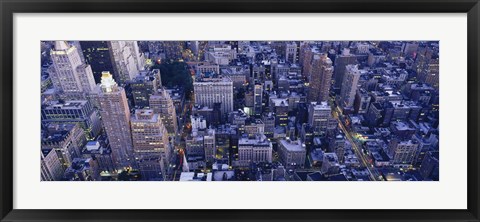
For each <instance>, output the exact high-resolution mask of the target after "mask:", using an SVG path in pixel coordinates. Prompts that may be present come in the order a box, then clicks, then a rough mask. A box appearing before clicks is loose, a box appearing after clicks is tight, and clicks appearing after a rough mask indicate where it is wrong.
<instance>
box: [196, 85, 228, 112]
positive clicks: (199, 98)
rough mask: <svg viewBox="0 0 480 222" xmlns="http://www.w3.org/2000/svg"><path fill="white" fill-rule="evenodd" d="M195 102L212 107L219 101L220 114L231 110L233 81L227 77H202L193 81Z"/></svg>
mask: <svg viewBox="0 0 480 222" xmlns="http://www.w3.org/2000/svg"><path fill="white" fill-rule="evenodd" d="M193 89H194V92H195V104H198V105H202V106H208V107H213V104H214V103H221V111H222V114H227V113H230V112H231V111H232V110H233V82H232V80H231V79H230V78H228V77H221V78H203V79H200V80H198V81H196V82H194V83H193Z"/></svg>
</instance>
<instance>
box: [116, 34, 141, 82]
mask: <svg viewBox="0 0 480 222" xmlns="http://www.w3.org/2000/svg"><path fill="white" fill-rule="evenodd" d="M108 48H109V50H110V58H111V60H112V64H113V75H114V76H115V80H116V81H117V82H118V83H119V84H125V83H126V82H127V81H129V80H132V79H133V78H134V77H135V76H136V75H137V74H138V72H139V71H140V70H143V66H144V63H145V62H144V61H143V60H144V58H143V55H142V54H140V51H139V49H138V45H137V41H110V42H108Z"/></svg>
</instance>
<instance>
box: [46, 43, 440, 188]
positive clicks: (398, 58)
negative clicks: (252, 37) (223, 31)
mask: <svg viewBox="0 0 480 222" xmlns="http://www.w3.org/2000/svg"><path fill="white" fill-rule="evenodd" d="M41 46H42V50H41V53H42V79H41V84H42V85H41V90H42V95H41V98H42V104H41V117H42V119H41V121H42V122H41V180H42V181H114V180H122V181H124V180H129V181H137V180H146V181H423V180H434V181H436V180H439V43H438V42H429V41H45V42H42V43H41ZM185 74H186V75H185ZM185 76H186V77H185Z"/></svg>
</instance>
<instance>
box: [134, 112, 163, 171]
mask: <svg viewBox="0 0 480 222" xmlns="http://www.w3.org/2000/svg"><path fill="white" fill-rule="evenodd" d="M131 127H132V139H133V152H134V156H135V160H136V162H137V164H138V166H139V169H140V173H141V174H142V177H143V179H145V180H163V178H164V176H165V171H164V169H165V168H166V167H165V165H164V164H165V163H168V162H169V161H168V160H169V159H170V145H169V141H168V133H167V130H166V129H165V126H164V125H163V123H162V120H161V119H160V115H159V114H156V113H155V112H153V110H151V109H137V110H135V115H134V116H132V118H131Z"/></svg>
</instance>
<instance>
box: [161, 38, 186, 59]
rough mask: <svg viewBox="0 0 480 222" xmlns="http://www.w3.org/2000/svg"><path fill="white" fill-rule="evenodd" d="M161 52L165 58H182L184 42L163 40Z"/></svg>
mask: <svg viewBox="0 0 480 222" xmlns="http://www.w3.org/2000/svg"><path fill="white" fill-rule="evenodd" d="M162 43H163V52H164V53H165V58H166V59H172V60H178V59H181V58H182V53H183V50H184V49H185V42H183V41H163V42H162Z"/></svg>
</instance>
